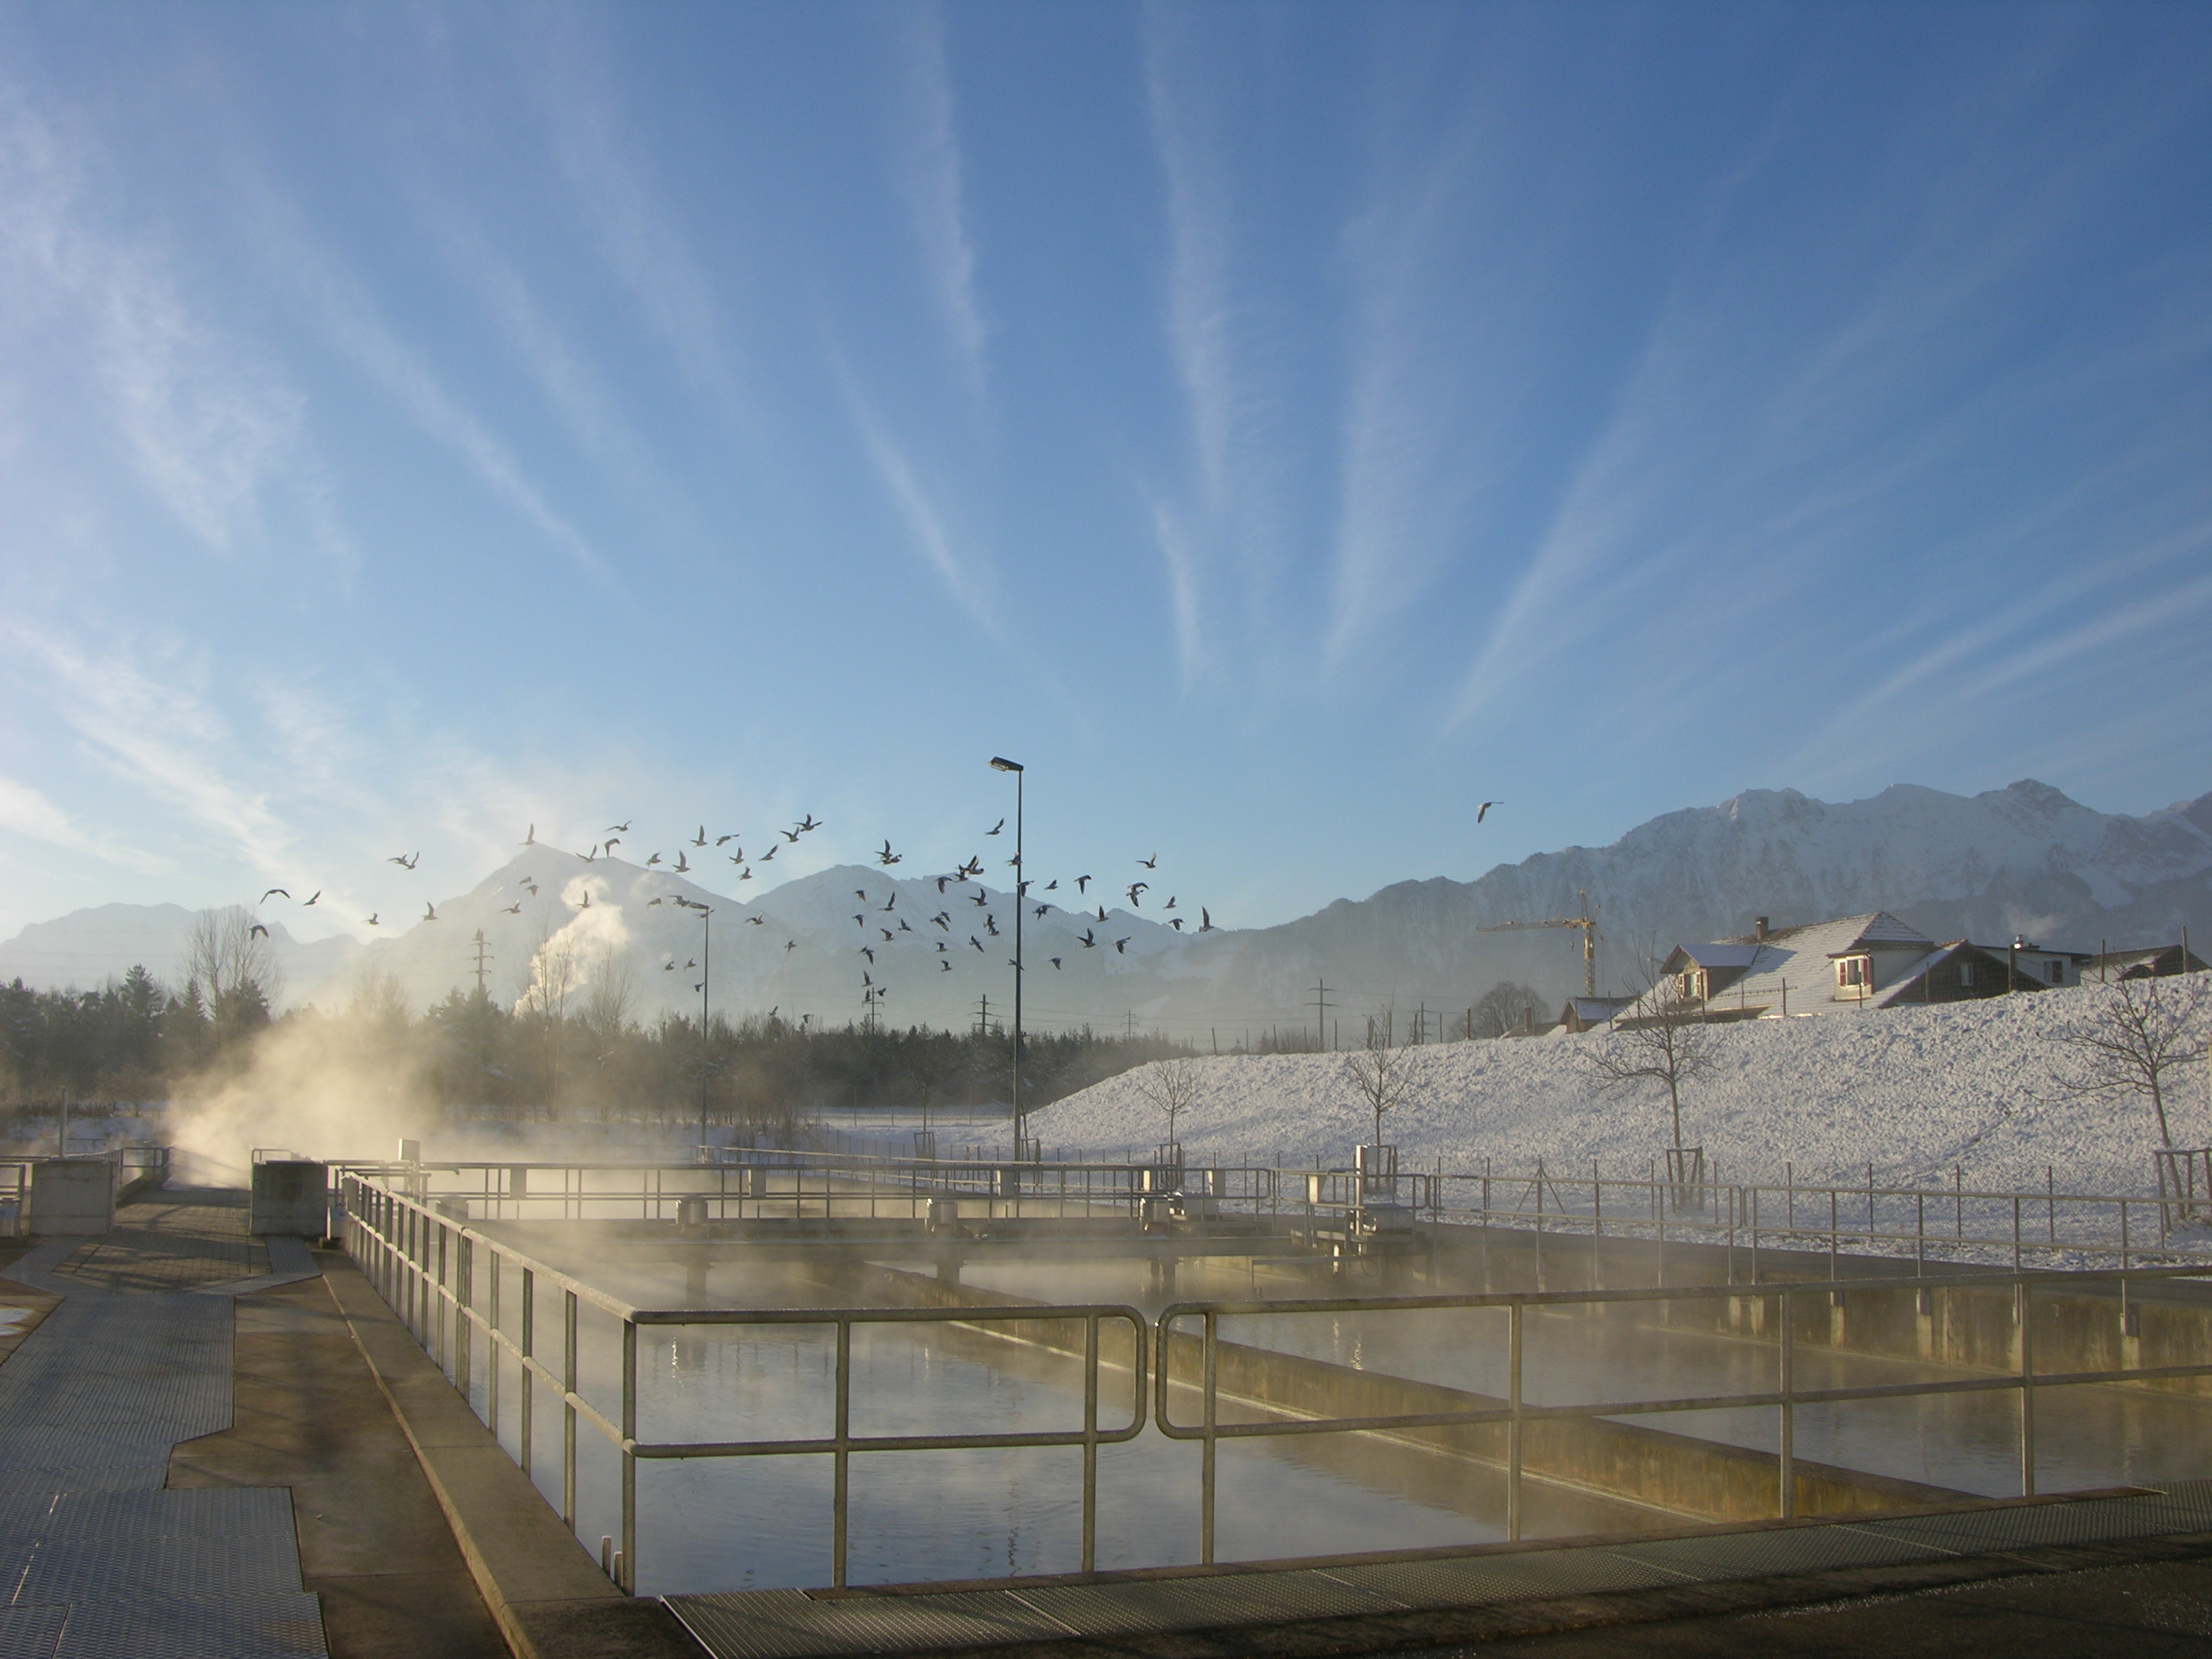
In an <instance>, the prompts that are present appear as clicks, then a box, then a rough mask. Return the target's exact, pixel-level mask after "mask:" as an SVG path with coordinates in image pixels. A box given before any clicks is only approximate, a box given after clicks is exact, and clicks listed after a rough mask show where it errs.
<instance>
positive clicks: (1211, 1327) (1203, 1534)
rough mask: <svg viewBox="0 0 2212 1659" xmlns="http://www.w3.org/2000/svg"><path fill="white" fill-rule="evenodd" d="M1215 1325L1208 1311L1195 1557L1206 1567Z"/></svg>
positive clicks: (1214, 1405) (1210, 1521)
mask: <svg viewBox="0 0 2212 1659" xmlns="http://www.w3.org/2000/svg"><path fill="white" fill-rule="evenodd" d="M1218 1331H1219V1324H1218V1316H1216V1315H1214V1314H1212V1313H1208V1314H1207V1315H1206V1322H1205V1333H1204V1336H1203V1339H1202V1340H1203V1341H1204V1343H1205V1352H1204V1361H1205V1363H1204V1365H1203V1367H1202V1370H1201V1376H1202V1385H1203V1387H1204V1389H1205V1398H1206V1437H1205V1439H1204V1440H1202V1441H1201V1442H1200V1444H1199V1486H1198V1559H1200V1562H1202V1563H1203V1564H1204V1565H1206V1566H1209V1567H1210V1566H1212V1565H1213V1448H1214V1433H1213V1431H1214V1427H1215V1425H1216V1421H1217V1415H1218V1409H1219V1407H1218V1405H1217V1403H1216V1400H1215V1395H1214V1383H1215V1370H1214V1340H1215V1337H1216V1335H1217V1334H1218Z"/></svg>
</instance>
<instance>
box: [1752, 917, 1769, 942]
mask: <svg viewBox="0 0 2212 1659" xmlns="http://www.w3.org/2000/svg"><path fill="white" fill-rule="evenodd" d="M1751 926H1752V932H1753V933H1756V934H1758V935H1759V940H1760V942H1761V943H1762V944H1763V943H1765V939H1766V918H1765V916H1760V917H1759V918H1757V919H1756V920H1755V921H1753V923H1752V925H1751Z"/></svg>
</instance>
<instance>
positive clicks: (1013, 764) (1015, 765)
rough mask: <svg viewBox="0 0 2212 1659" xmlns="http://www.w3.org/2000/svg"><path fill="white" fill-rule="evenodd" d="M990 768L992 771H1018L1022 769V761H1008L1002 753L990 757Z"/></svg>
mask: <svg viewBox="0 0 2212 1659" xmlns="http://www.w3.org/2000/svg"><path fill="white" fill-rule="evenodd" d="M991 769H992V770H993V771H994V772H1018V771H1020V770H1021V769H1022V763H1020V762H1019V761H1010V760H1008V759H1007V758H1006V757H1005V756H1003V755H994V756H992V757H991Z"/></svg>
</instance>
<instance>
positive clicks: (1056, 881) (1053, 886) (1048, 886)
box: [1044, 876, 1060, 893]
mask: <svg viewBox="0 0 2212 1659" xmlns="http://www.w3.org/2000/svg"><path fill="white" fill-rule="evenodd" d="M1044 890H1045V891H1046V892H1048V893H1057V892H1058V891H1059V890H1060V878H1059V877H1057V876H1054V878H1052V879H1051V880H1050V881H1048V882H1047V883H1045V884H1044Z"/></svg>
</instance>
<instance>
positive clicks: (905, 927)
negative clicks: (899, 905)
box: [899, 916, 914, 933]
mask: <svg viewBox="0 0 2212 1659" xmlns="http://www.w3.org/2000/svg"><path fill="white" fill-rule="evenodd" d="M899 932H901V933H912V932H914V928H913V927H912V926H911V925H910V924H909V923H908V921H907V919H906V918H905V917H904V916H901V917H900V918H899Z"/></svg>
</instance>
